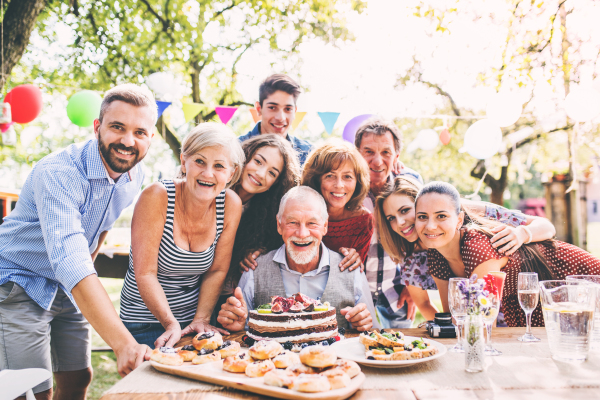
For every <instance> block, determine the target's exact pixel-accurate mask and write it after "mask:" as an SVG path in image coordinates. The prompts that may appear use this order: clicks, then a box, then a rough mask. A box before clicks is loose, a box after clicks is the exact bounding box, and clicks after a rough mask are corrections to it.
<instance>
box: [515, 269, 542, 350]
mask: <svg viewBox="0 0 600 400" xmlns="http://www.w3.org/2000/svg"><path fill="white" fill-rule="evenodd" d="M517 294H518V296H519V304H520V305H521V308H522V309H523V311H525V316H526V318H527V330H526V331H525V334H524V335H523V336H521V337H519V338H518V339H519V340H520V341H521V342H539V341H540V339H538V338H536V337H535V336H533V334H532V333H531V314H533V310H535V308H536V307H537V305H538V301H539V299H540V289H539V284H538V276H537V273H535V272H519V278H518V281H517Z"/></svg>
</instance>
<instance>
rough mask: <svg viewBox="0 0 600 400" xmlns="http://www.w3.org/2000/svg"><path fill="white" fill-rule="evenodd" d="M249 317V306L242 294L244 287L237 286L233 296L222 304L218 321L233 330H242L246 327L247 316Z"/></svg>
mask: <svg viewBox="0 0 600 400" xmlns="http://www.w3.org/2000/svg"><path fill="white" fill-rule="evenodd" d="M247 317H248V307H247V306H246V302H245V301H244V296H243V295H242V289H240V288H239V287H237V288H235V292H234V293H233V296H231V297H230V298H228V299H227V301H226V302H225V303H224V304H223V305H222V306H221V310H220V311H219V316H218V317H217V321H219V323H220V324H221V325H223V328H225V329H228V330H230V331H232V332H237V331H241V330H243V329H244V328H245V327H246V318H247Z"/></svg>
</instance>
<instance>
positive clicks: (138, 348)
mask: <svg viewBox="0 0 600 400" xmlns="http://www.w3.org/2000/svg"><path fill="white" fill-rule="evenodd" d="M151 354H152V350H150V347H148V346H146V345H145V344H139V343H137V342H136V341H133V342H132V343H131V344H129V345H126V346H124V347H122V348H120V349H115V355H116V356H117V371H119V375H121V377H124V376H125V375H128V374H129V373H130V372H131V371H133V370H134V369H136V368H137V367H139V366H140V365H141V364H142V363H143V362H144V361H147V360H150V356H151Z"/></svg>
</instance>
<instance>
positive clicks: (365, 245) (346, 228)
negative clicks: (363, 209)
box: [323, 214, 373, 262]
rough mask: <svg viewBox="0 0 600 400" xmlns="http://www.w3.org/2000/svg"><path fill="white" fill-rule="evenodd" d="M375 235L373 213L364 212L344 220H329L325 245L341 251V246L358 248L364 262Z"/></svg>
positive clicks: (324, 238)
mask: <svg viewBox="0 0 600 400" xmlns="http://www.w3.org/2000/svg"><path fill="white" fill-rule="evenodd" d="M372 236H373V215H372V214H364V215H360V216H358V217H353V218H349V219H346V220H343V221H329V226H328V228H327V235H325V236H323V243H325V246H327V247H328V248H330V249H331V250H333V251H337V252H339V250H340V247H347V248H349V249H356V251H357V252H358V254H360V259H361V261H362V262H364V261H365V259H366V258H367V253H368V252H369V245H370V244H371V237H372Z"/></svg>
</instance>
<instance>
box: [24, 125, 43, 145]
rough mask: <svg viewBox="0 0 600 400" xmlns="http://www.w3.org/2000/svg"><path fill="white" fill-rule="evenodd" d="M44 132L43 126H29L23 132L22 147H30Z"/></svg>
mask: <svg viewBox="0 0 600 400" xmlns="http://www.w3.org/2000/svg"><path fill="white" fill-rule="evenodd" d="M43 132H44V129H43V128H42V127H41V126H28V127H26V128H25V129H23V130H22V131H21V135H20V136H21V146H23V147H28V146H29V145H30V144H31V142H33V141H34V140H35V138H37V137H38V136H40V135H41V134H42V133H43Z"/></svg>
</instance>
